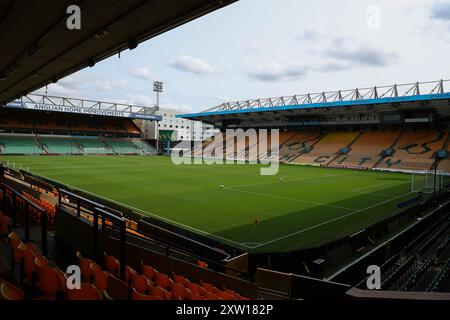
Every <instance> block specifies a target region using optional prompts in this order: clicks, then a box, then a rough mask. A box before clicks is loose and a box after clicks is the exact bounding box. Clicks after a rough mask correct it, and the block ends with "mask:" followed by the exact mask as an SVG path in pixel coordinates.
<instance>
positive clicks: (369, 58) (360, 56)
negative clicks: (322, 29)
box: [325, 39, 397, 67]
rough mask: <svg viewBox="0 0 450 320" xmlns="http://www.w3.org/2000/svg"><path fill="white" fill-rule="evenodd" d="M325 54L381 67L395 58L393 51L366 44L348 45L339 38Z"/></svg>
mask: <svg viewBox="0 0 450 320" xmlns="http://www.w3.org/2000/svg"><path fill="white" fill-rule="evenodd" d="M325 55H326V56H328V57H330V58H332V59H336V60H339V61H342V62H347V63H350V64H355V65H366V66H373V67H382V66H387V65H389V64H392V63H393V62H394V61H395V60H396V59H397V54H396V53H394V52H388V51H383V50H382V49H376V48H374V47H370V46H367V45H359V44H357V45H349V44H348V43H344V42H343V41H341V40H340V39H337V40H336V41H334V43H333V45H332V46H331V47H330V48H329V49H327V50H326V52H325Z"/></svg>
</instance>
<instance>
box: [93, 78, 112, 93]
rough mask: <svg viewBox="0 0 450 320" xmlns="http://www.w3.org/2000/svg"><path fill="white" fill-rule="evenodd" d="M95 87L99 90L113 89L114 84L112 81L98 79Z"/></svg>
mask: <svg viewBox="0 0 450 320" xmlns="http://www.w3.org/2000/svg"><path fill="white" fill-rule="evenodd" d="M95 88H96V89H97V90H99V91H111V90H112V89H113V86H112V84H111V82H110V81H101V80H98V81H96V82H95Z"/></svg>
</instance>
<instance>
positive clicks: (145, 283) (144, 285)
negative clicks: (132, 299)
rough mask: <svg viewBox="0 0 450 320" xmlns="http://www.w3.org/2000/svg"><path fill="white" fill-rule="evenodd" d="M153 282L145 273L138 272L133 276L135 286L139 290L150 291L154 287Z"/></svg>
mask: <svg viewBox="0 0 450 320" xmlns="http://www.w3.org/2000/svg"><path fill="white" fill-rule="evenodd" d="M152 287H153V286H152V283H151V282H150V280H149V279H148V278H147V277H146V276H145V275H143V274H136V275H134V277H133V288H134V289H136V291H137V292H139V293H142V294H146V293H148V292H150V290H151V288H152Z"/></svg>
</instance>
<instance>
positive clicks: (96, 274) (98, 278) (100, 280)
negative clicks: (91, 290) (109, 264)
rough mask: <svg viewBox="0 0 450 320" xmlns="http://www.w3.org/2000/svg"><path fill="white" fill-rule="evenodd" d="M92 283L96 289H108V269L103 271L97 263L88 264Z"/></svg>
mask: <svg viewBox="0 0 450 320" xmlns="http://www.w3.org/2000/svg"><path fill="white" fill-rule="evenodd" d="M90 269H91V273H92V277H93V281H94V285H95V286H96V287H97V289H99V290H102V291H106V290H107V289H108V280H109V276H110V275H111V274H110V273H109V272H108V271H103V270H102V269H101V268H100V266H99V265H98V264H96V263H95V262H93V263H92V264H91V265H90Z"/></svg>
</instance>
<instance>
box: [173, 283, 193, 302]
mask: <svg viewBox="0 0 450 320" xmlns="http://www.w3.org/2000/svg"><path fill="white" fill-rule="evenodd" d="M170 293H171V294H172V297H173V298H174V299H176V300H186V299H188V298H190V296H191V292H190V291H189V289H187V288H185V287H184V286H183V285H182V284H179V283H174V284H173V286H172V290H171V291H170Z"/></svg>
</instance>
